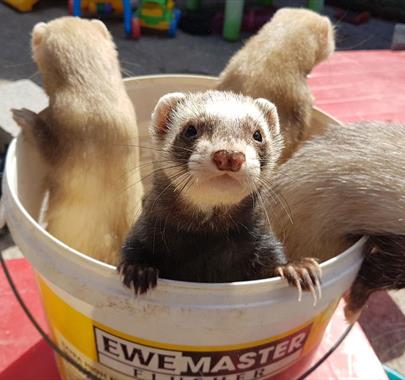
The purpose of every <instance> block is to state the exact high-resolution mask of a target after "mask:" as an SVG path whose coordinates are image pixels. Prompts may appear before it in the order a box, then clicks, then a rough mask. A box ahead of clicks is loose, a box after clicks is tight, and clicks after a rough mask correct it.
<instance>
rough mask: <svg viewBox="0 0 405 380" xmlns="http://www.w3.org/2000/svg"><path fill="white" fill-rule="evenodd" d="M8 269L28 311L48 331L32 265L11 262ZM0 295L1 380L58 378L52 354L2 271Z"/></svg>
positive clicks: (22, 261) (17, 261) (24, 261)
mask: <svg viewBox="0 0 405 380" xmlns="http://www.w3.org/2000/svg"><path fill="white" fill-rule="evenodd" d="M7 266H8V268H9V271H10V273H11V275H12V276H13V278H14V280H15V282H16V284H17V287H18V289H19V292H20V294H21V296H22V297H23V299H24V301H25V303H26V304H27V306H28V308H29V309H30V310H31V311H32V313H33V314H34V315H35V318H36V319H37V320H38V322H39V323H40V324H41V326H43V327H44V328H45V330H46V331H48V329H47V325H46V322H45V317H44V313H43V312H42V305H41V301H40V298H39V295H38V289H37V285H36V282H35V277H34V274H33V272H32V270H31V266H30V265H29V264H28V262H27V261H26V260H23V259H18V260H9V261H7ZM0 294H1V301H2V302H1V308H0V380H17V379H18V380H25V379H27V380H28V379H34V378H35V379H44V380H45V379H46V380H48V379H49V380H51V379H52V380H53V379H55V380H56V379H58V377H57V375H56V373H57V372H56V367H55V361H54V358H53V354H52V353H51V352H50V351H49V349H48V347H46V345H45V342H43V341H42V339H41V337H40V335H39V334H38V333H37V332H36V330H35V329H34V328H33V327H32V325H31V323H30V322H29V320H28V318H27V317H26V315H25V314H24V312H23V311H22V309H21V307H20V305H19V304H18V303H17V301H16V299H15V298H14V294H13V293H12V291H11V288H10V286H9V285H8V283H7V282H6V279H5V276H4V273H3V271H2V270H1V269H0ZM34 374H35V376H34ZM52 374H53V375H52Z"/></svg>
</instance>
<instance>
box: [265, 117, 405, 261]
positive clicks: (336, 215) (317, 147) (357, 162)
mask: <svg viewBox="0 0 405 380" xmlns="http://www.w3.org/2000/svg"><path fill="white" fill-rule="evenodd" d="M404 164H405V126H404V125H398V124H387V123H358V124H353V125H345V126H338V127H336V126H329V127H328V129H327V131H326V132H325V134H324V135H323V136H318V137H315V138H314V139H313V140H312V141H307V142H306V143H304V144H303V146H302V147H301V148H300V150H299V151H298V152H297V153H296V154H295V155H294V156H293V157H292V158H291V159H290V160H289V161H287V162H286V163H285V164H283V165H281V167H280V168H279V170H278V171H277V172H276V173H275V174H274V176H273V178H272V183H273V189H274V190H275V191H276V192H277V193H278V194H279V196H281V197H282V198H283V199H284V200H285V202H286V203H287V204H288V206H289V209H290V210H291V216H292V219H293V223H291V221H290V219H289V217H288V216H287V213H286V212H285V210H284V206H283V205H282V203H280V202H278V203H275V202H271V204H270V205H269V208H271V209H272V210H273V214H272V215H273V217H272V224H273V231H274V232H275V233H276V235H277V236H278V238H279V239H280V240H281V241H282V242H283V243H284V244H285V247H286V254H287V256H288V258H289V259H296V258H299V257H317V258H320V259H321V260H325V259H328V258H331V257H334V256H335V255H336V254H338V253H340V252H342V251H343V250H344V249H345V248H348V247H349V246H350V245H351V244H352V242H353V239H355V238H357V237H359V236H361V235H362V234H366V235H367V234H368V235H391V234H392V235H405V165H404Z"/></svg>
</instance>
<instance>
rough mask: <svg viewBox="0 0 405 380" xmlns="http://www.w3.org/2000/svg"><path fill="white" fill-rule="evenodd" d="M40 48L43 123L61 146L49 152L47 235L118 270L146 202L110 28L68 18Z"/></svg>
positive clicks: (52, 27) (36, 49) (40, 37)
mask: <svg viewBox="0 0 405 380" xmlns="http://www.w3.org/2000/svg"><path fill="white" fill-rule="evenodd" d="M32 49H33V59H34V61H35V62H36V63H37V65H38V68H39V70H40V72H41V74H42V77H43V82H44V86H45V90H46V92H47V94H48V95H49V107H48V108H47V109H46V110H45V111H43V112H42V113H41V118H42V119H43V120H44V121H45V122H46V123H47V124H48V125H49V128H50V130H51V131H52V133H53V135H54V137H53V140H49V141H45V143H48V145H49V144H54V140H56V142H57V144H55V145H56V146H55V147H54V149H55V151H54V150H52V147H50V148H49V149H45V152H42V153H44V155H45V158H46V160H47V161H49V163H50V172H49V175H48V177H47V185H48V187H49V191H50V196H49V207H48V212H47V215H46V220H47V225H48V227H47V229H48V231H49V232H50V233H51V234H52V235H54V236H55V237H57V238H58V239H59V240H61V241H63V242H64V243H66V244H68V245H69V246H71V247H72V248H75V249H77V250H79V251H81V252H83V253H85V254H87V255H89V256H92V257H93V258H96V259H99V260H102V261H105V262H107V263H111V264H115V263H116V261H117V255H118V250H119V249H120V246H121V244H122V242H123V241H124V238H125V236H126V234H127V232H128V230H129V228H130V226H131V225H132V223H133V222H134V221H135V217H136V211H137V210H138V209H139V208H140V200H141V197H142V185H141V183H140V175H139V169H138V166H139V157H138V149H137V144H138V130H137V125H136V117H135V112H134V109H133V105H132V103H131V101H130V99H129V97H128V95H127V93H126V90H125V88H124V84H123V81H122V77H121V72H120V67H119V63H118V57H117V51H116V48H115V45H114V43H113V41H112V38H111V35H110V34H109V32H108V30H107V28H106V27H105V26H104V24H103V23H102V22H100V21H98V20H91V21H90V20H83V19H79V18H73V17H64V18H60V19H56V20H54V21H51V22H49V23H48V24H44V23H40V24H38V25H36V26H35V27H34V29H33V33H32ZM45 139H46V136H45ZM129 145H134V146H132V147H131V146H129ZM39 146H40V144H39ZM45 146H46V144H45ZM41 149H42V148H41V147H40V150H41Z"/></svg>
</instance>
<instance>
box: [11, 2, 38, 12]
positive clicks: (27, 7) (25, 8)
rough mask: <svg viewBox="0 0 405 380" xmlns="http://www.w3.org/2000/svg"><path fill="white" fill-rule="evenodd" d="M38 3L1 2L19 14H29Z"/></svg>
mask: <svg viewBox="0 0 405 380" xmlns="http://www.w3.org/2000/svg"><path fill="white" fill-rule="evenodd" d="M38 1H39V0H3V3H6V4H8V5H11V6H12V7H14V8H15V9H17V10H19V11H20V12H29V11H31V10H32V7H33V6H34V5H35V4H36V3H37V2H38Z"/></svg>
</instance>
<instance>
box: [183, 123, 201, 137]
mask: <svg viewBox="0 0 405 380" xmlns="http://www.w3.org/2000/svg"><path fill="white" fill-rule="evenodd" d="M183 136H184V137H185V138H186V139H188V140H194V139H195V138H197V136H198V131H197V128H196V127H195V126H194V125H192V124H190V125H189V126H187V127H186V129H185V130H184V133H183Z"/></svg>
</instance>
